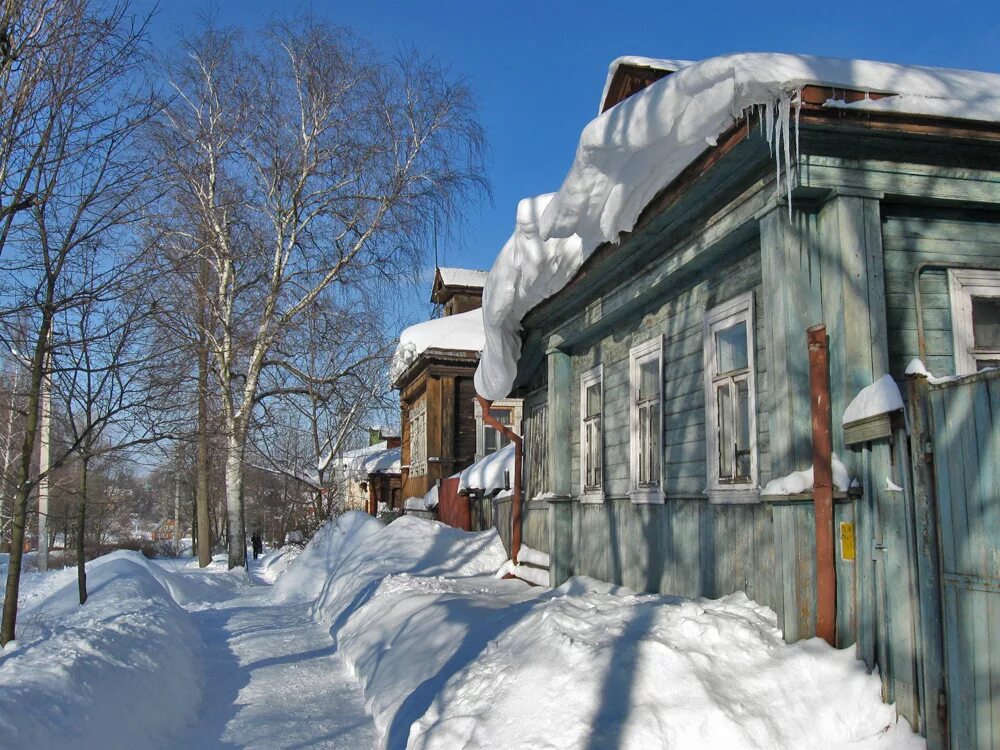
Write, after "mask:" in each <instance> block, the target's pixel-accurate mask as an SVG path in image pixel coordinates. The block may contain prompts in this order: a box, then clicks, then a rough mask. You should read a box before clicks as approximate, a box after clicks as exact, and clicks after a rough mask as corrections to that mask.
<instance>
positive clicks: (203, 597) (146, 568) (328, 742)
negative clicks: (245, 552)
mask: <svg viewBox="0 0 1000 750" xmlns="http://www.w3.org/2000/svg"><path fill="white" fill-rule="evenodd" d="M285 554H286V553H285V552H284V551H282V552H280V553H271V554H269V555H268V556H267V557H266V558H265V559H263V560H262V561H261V563H262V564H260V565H257V564H252V565H251V569H250V571H251V575H252V577H253V581H252V582H251V581H248V580H247V578H246V576H245V574H243V573H242V571H237V572H234V573H227V572H225V566H224V564H218V563H213V565H212V566H211V567H209V568H207V569H205V570H198V569H197V567H194V568H192V567H189V566H190V564H191V561H190V560H187V561H181V560H169V561H166V560H165V561H157V562H156V563H154V562H150V561H147V560H145V559H144V558H143V557H142V556H141V555H139V554H137V553H114V554H112V555H107V556H105V557H102V558H98V560H95V561H94V562H93V563H90V564H89V565H88V578H89V591H90V598H89V600H88V602H87V604H86V605H85V606H84V607H80V606H79V605H78V604H77V598H76V597H77V591H76V578H75V575H76V573H75V570H65V571H54V572H51V573H48V574H37V573H35V574H31V575H30V576H28V577H27V579H26V580H25V594H24V596H23V597H22V607H23V609H22V613H21V617H20V629H19V640H18V641H17V642H14V643H12V644H9V645H8V647H7V648H6V649H4V650H3V651H0V747H2V748H6V747H11V748H13V747H36V748H49V747H60V746H72V747H75V748H79V749H80V750H88V749H89V748H95V750H96V748H101V749H102V750H105V749H107V748H123V749H124V748H139V747H144V748H173V747H178V748H186V749H190V750H199V749H201V748H204V749H205V750H209V749H210V748H211V749H214V748H261V749H262V750H264V749H265V748H266V749H268V750H271V749H274V748H314V747H315V748H366V747H372V746H373V745H374V742H375V730H374V726H373V723H372V720H371V718H370V717H369V716H368V715H367V714H366V713H365V708H364V703H363V700H362V696H361V691H360V689H359V688H358V686H357V683H356V682H355V681H354V679H353V677H352V675H351V674H350V672H349V671H347V670H346V668H345V667H344V665H343V662H342V661H341V660H340V659H339V658H338V657H337V656H336V655H335V654H334V653H333V641H332V639H331V638H330V635H329V633H328V632H327V631H326V630H325V629H323V628H321V627H317V626H316V624H314V623H313V621H312V619H311V618H310V616H309V614H308V612H307V605H305V604H296V605H289V606H280V607H279V606H274V605H273V604H272V603H271V601H270V599H269V592H270V586H269V585H266V584H268V583H269V582H270V580H269V579H271V578H272V577H273V575H274V573H275V570H276V569H280V568H281V557H282V556H283V555H285ZM275 563H277V564H275ZM8 743H9V744H8Z"/></svg>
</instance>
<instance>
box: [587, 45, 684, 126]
mask: <svg viewBox="0 0 1000 750" xmlns="http://www.w3.org/2000/svg"><path fill="white" fill-rule="evenodd" d="M692 64H693V63H692V62H691V61H690V60H665V59H662V58H659V57H642V56H641V55H622V56H621V57H616V58H615V59H614V60H612V61H611V64H610V65H609V66H608V77H607V78H605V79H604V90H603V91H602V92H601V101H599V102H598V103H597V107H598V109H597V113H598V114H600V113H601V109H603V107H604V102H605V100H606V99H607V98H608V90H609V89H610V88H611V81H612V79H614V77H615V73H617V72H618V68H619V67H621V66H622V65H631V66H633V67H636V68H653V69H654V70H663V71H666V72H667V73H673V72H674V71H676V70H680V69H681V68H686V67H687V66H688V65H692Z"/></svg>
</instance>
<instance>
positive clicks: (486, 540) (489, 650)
mask: <svg viewBox="0 0 1000 750" xmlns="http://www.w3.org/2000/svg"><path fill="white" fill-rule="evenodd" d="M352 515H353V516H361V518H357V517H351V516H352ZM337 527H342V529H341V530H340V531H333V530H332V529H335V528H337ZM348 529H355V530H358V529H360V530H361V532H362V533H360V534H358V535H354V534H350V533H345V532H346V531H347V530H348ZM311 546H313V545H311ZM314 546H315V548H314V550H312V551H310V549H308V548H307V550H306V552H305V553H304V555H305V554H311V556H313V557H314V558H315V559H317V560H319V559H323V560H326V561H327V563H328V572H327V575H328V578H327V580H326V583H325V585H324V586H323V587H322V588H323V590H322V592H321V594H320V595H319V597H318V598H317V601H316V603H315V604H314V605H313V611H314V616H315V617H316V618H317V619H319V620H321V621H323V622H325V623H328V624H329V627H330V632H331V634H332V635H333V637H334V638H335V639H336V641H337V646H338V651H339V653H340V654H341V656H342V657H343V658H344V659H345V660H346V661H347V663H348V664H349V665H350V666H351V668H352V669H353V670H354V672H355V674H356V675H357V678H358V680H359V681H360V682H361V684H362V686H363V688H364V691H365V695H366V699H367V702H368V708H369V710H370V711H371V713H372V715H373V717H374V720H375V724H376V728H377V730H378V733H379V737H380V745H381V746H382V747H386V748H399V747H404V746H406V747H410V748H421V749H422V750H430V749H431V748H454V747H463V748H487V747H539V748H560V749H566V748H577V747H580V748H582V747H622V748H647V747H666V746H669V747H675V748H716V747H718V748H733V747H773V748H801V747H824V748H837V747H857V748H865V747H872V748H875V747H877V748H904V747H920V746H922V744H923V743H922V741H921V740H920V739H919V738H918V737H916V736H915V735H914V734H912V733H911V732H910V730H909V728H908V727H907V725H906V723H905V722H900V723H898V724H897V722H896V718H895V712H894V710H893V709H892V707H891V706H886V705H884V704H883V703H882V702H881V698H880V690H881V688H880V683H879V679H878V677H877V676H874V675H869V674H866V672H865V670H864V666H863V664H861V663H860V662H858V661H857V660H856V659H855V658H854V654H853V649H846V650H844V651H837V650H835V649H832V648H830V647H829V646H827V645H826V644H825V643H823V642H822V641H820V640H818V639H812V640H810V641H805V642H800V643H797V644H794V645H791V646H789V645H787V644H785V643H784V642H783V641H782V639H781V633H780V631H779V630H778V628H777V626H776V617H775V615H774V613H773V612H771V611H770V610H768V609H766V608H764V607H761V606H759V605H757V604H755V603H754V602H752V601H750V600H748V599H747V598H746V596H745V595H743V594H734V595H732V596H729V597H725V598H723V599H720V600H695V601H687V600H682V599H678V598H674V597H664V596H640V595H634V594H632V593H631V592H627V591H622V590H621V589H619V588H617V587H614V586H611V585H610V584H605V583H602V582H599V581H592V580H589V579H582V578H574V579H571V580H570V581H568V582H567V583H566V584H564V585H563V586H561V587H559V588H558V589H555V590H547V589H540V588H531V587H529V586H527V585H526V584H524V583H522V582H520V581H516V580H497V579H495V578H492V577H491V576H489V575H482V574H483V573H488V572H490V571H491V569H495V568H496V567H498V566H499V565H500V564H501V563H502V562H503V558H504V557H505V555H504V551H503V548H502V546H501V545H500V543H499V540H498V539H497V537H496V535H495V533H492V532H491V533H481V534H467V533H464V532H460V531H456V530H455V529H450V528H447V527H444V526H442V525H441V524H438V523H435V522H430V521H421V520H418V519H414V518H408V517H406V516H404V517H403V518H401V519H399V520H397V521H395V522H393V523H392V524H390V525H388V526H386V527H382V526H381V524H379V523H378V522H376V521H373V520H371V519H368V518H366V517H364V516H362V514H348V515H345V516H344V517H342V518H341V519H340V520H339V521H338V522H337V523H336V524H334V525H333V526H332V527H331V530H328V531H327V532H326V533H325V534H323V535H322V536H321V537H319V541H318V542H314ZM338 546H339V549H337V547H338Z"/></svg>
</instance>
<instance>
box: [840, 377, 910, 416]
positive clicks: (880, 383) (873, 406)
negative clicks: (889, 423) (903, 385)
mask: <svg viewBox="0 0 1000 750" xmlns="http://www.w3.org/2000/svg"><path fill="white" fill-rule="evenodd" d="M902 408H903V396H902V394H901V393H900V392H899V386H897V385H896V381H895V380H893V378H892V375H883V376H882V377H881V378H879V379H878V380H876V381H875V382H874V383H872V384H871V385H869V386H866V387H864V388H862V389H861V392H860V393H858V395H857V396H855V397H854V400H852V401H851V403H850V404H848V405H847V408H846V409H845V410H844V417H843V420H842V422H843V424H849V423H851V422H857V421H858V420H861V419H868V418H869V417H877V416H879V415H880V414H888V413H889V412H891V411H897V410H899V409H902Z"/></svg>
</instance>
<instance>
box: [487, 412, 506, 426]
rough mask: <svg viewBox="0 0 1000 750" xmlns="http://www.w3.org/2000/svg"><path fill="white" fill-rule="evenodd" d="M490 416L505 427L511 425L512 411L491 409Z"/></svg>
mask: <svg viewBox="0 0 1000 750" xmlns="http://www.w3.org/2000/svg"><path fill="white" fill-rule="evenodd" d="M490 416H491V417H493V418H494V419H495V420H496V421H497V422H499V423H500V424H502V425H503V426H504V427H510V424H511V410H510V409H490Z"/></svg>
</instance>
